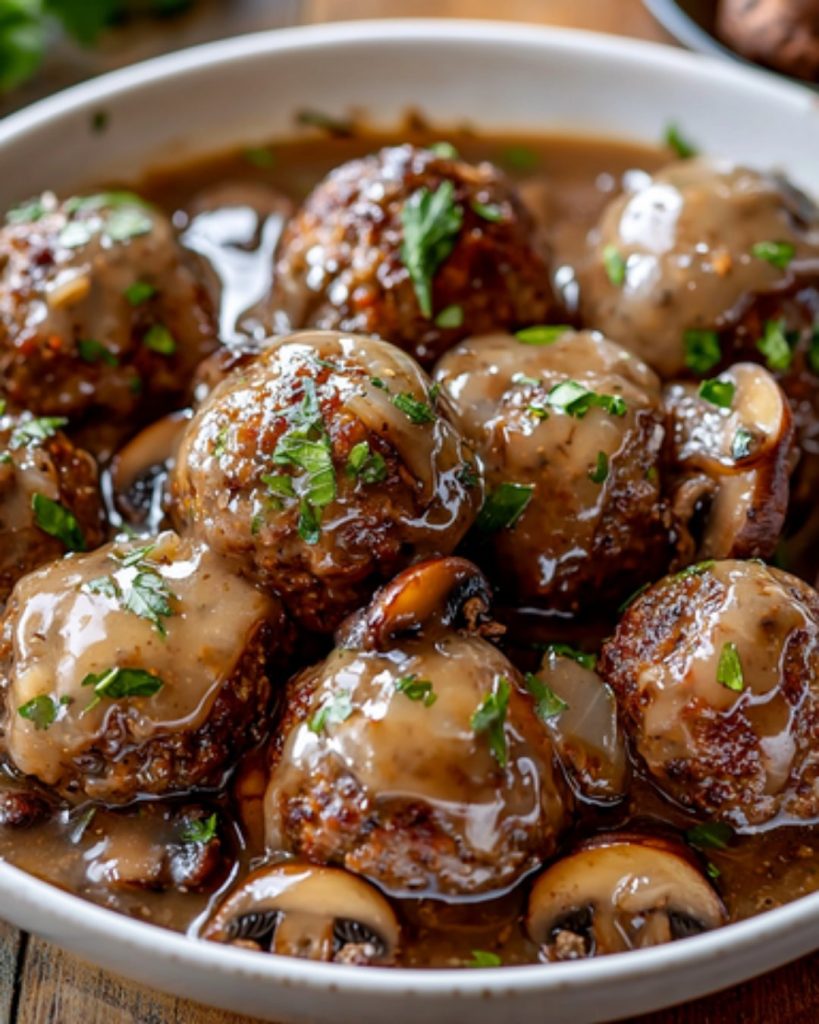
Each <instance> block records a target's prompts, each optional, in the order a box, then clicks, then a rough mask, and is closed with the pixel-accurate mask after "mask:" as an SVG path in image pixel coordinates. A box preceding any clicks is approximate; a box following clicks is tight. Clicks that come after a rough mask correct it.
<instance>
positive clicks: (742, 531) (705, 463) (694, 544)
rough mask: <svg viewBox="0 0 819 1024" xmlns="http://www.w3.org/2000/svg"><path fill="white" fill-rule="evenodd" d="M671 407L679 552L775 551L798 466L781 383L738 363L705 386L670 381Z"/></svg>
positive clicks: (700, 555)
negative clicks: (793, 471) (794, 473)
mask: <svg viewBox="0 0 819 1024" xmlns="http://www.w3.org/2000/svg"><path fill="white" fill-rule="evenodd" d="M665 404H666V409H667V412H668V417H669V421H670V429H669V432H668V434H669V438H670V448H671V451H670V461H671V463H672V471H673V475H674V476H675V477H676V479H675V481H674V483H673V485H672V507H673V511H674V515H675V518H676V519H677V522H678V524H679V526H680V529H681V532H682V539H681V543H680V551H681V553H684V554H685V556H686V558H687V559H688V560H692V559H705V558H717V559H718V558H767V557H769V556H770V555H772V554H773V552H774V549H775V548H776V544H777V541H778V539H779V535H780V533H781V531H782V527H783V524H784V521H785V513H786V512H787V508H788V494H789V477H790V474H791V470H792V469H793V466H794V447H793V440H794V428H793V420H792V416H791V409H790V405H789V403H788V400H787V398H786V397H785V395H784V393H783V392H782V390H781V388H780V387H779V385H778V384H777V383H776V381H775V380H774V378H773V377H772V376H771V374H770V373H768V371H767V370H765V369H764V368H763V367H761V366H757V365H756V364H755V363H737V364H736V365H735V366H732V367H731V368H730V369H728V370H726V371H725V372H724V373H722V374H720V376H719V377H718V378H716V379H715V380H712V381H703V382H702V383H701V384H700V385H695V384H683V383H678V384H672V385H670V386H669V387H668V388H667V390H666V392H665ZM689 556H690V557H689Z"/></svg>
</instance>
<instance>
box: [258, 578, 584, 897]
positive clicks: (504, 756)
mask: <svg viewBox="0 0 819 1024" xmlns="http://www.w3.org/2000/svg"><path fill="white" fill-rule="evenodd" d="M487 591H488V587H487V585H486V583H485V581H483V580H481V578H480V576H479V574H478V573H477V570H475V569H474V567H471V566H470V565H469V563H467V562H463V561H462V560H460V559H440V560H437V561H433V562H428V563H424V564H422V565H420V566H417V567H414V568H412V569H408V570H406V571H405V572H404V573H403V574H402V576H401V577H399V578H398V579H397V580H395V581H394V582H393V583H392V584H390V585H389V586H388V587H386V588H385V589H384V591H383V592H382V593H381V594H379V595H377V596H376V598H375V600H374V602H373V604H372V605H371V606H370V608H369V609H368V610H367V611H366V612H365V613H364V614H363V616H362V617H361V618H360V619H359V620H358V622H356V623H354V624H353V625H352V626H351V627H349V628H348V629H347V630H346V631H345V632H344V633H343V634H342V635H341V636H339V638H338V639H339V646H338V647H337V648H336V649H335V650H334V651H333V653H332V654H331V655H330V656H329V657H328V658H327V660H326V661H324V662H322V663H321V664H319V665H317V666H315V667H314V668H310V669H307V670H306V671H305V672H303V673H302V674H301V675H299V676H298V677H296V679H295V680H294V682H293V683H292V684H291V689H290V694H289V698H290V699H289V701H288V712H287V715H286V717H285V720H284V722H283V724H282V726H281V729H280V731H279V734H278V737H277V743H276V747H275V752H274V764H273V770H272V772H271V776H270V780H269V784H268V790H267V795H266V797H265V820H266V833H267V844H268V848H269V849H270V850H271V851H290V852H294V853H297V854H301V855H303V856H306V857H307V858H309V859H310V860H312V861H316V862H319V863H333V864H340V865H342V866H344V867H346V868H348V869H349V870H352V871H355V872H356V873H357V874H363V875H365V876H366V877H368V878H370V879H371V880H373V881H375V882H376V883H377V884H378V885H379V886H380V887H381V888H383V889H386V890H388V891H390V892H392V893H405V894H406V893H412V894H415V895H420V894H426V895H432V896H434V895H443V896H451V895H469V894H474V893H487V892H492V891H496V890H499V889H503V888H505V887H507V886H509V885H512V884H513V883H514V882H515V881H517V880H518V879H520V878H521V877H522V876H523V875H524V874H525V873H526V872H527V871H529V870H531V869H532V868H533V867H534V866H536V865H537V864H539V863H540V862H541V861H542V860H544V859H546V858H548V857H550V856H551V855H552V854H553V853H554V851H555V848H556V842H557V838H558V835H559V833H560V832H561V831H562V829H563V827H564V825H565V823H566V817H567V814H568V797H567V794H566V789H565V783H564V781H563V776H562V775H561V773H560V771H559V770H558V769H557V768H556V767H555V764H554V758H553V747H552V741H551V739H550V735H549V733H548V732H547V730H546V729H545V727H544V725H543V723H542V722H541V721H540V720H539V718H538V715H537V712H536V710H535V703H534V701H533V700H532V698H531V696H530V695H529V694H528V693H527V692H526V689H525V686H524V682H523V679H522V678H521V676H520V674H519V673H518V672H517V670H516V669H515V668H514V667H513V666H512V664H511V663H510V662H509V661H508V660H507V659H506V657H505V656H504V655H503V654H501V653H500V651H498V650H497V649H496V648H495V647H494V646H493V645H492V644H491V643H489V642H488V641H487V640H485V639H483V638H482V637H481V635H480V632H481V631H480V628H479V619H480V610H481V609H482V608H485V600H486V594H487ZM459 626H460V628H458V627H459Z"/></svg>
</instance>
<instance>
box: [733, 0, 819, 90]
mask: <svg viewBox="0 0 819 1024" xmlns="http://www.w3.org/2000/svg"><path fill="white" fill-rule="evenodd" d="M717 32H718V33H719V35H720V36H721V37H722V38H723V39H724V40H725V42H726V43H727V44H728V45H729V46H730V47H732V48H733V49H735V50H736V51H737V52H738V53H741V54H742V56H743V57H747V58H748V59H749V60H753V61H759V63H761V64H767V65H769V66H770V67H772V68H775V69H776V70H777V71H784V72H785V74H787V75H793V76H794V77H795V78H804V79H806V80H807V81H809V82H810V81H816V80H817V78H819V7H817V4H816V0H753V2H750V3H749V0H720V2H719V4H718V5H717Z"/></svg>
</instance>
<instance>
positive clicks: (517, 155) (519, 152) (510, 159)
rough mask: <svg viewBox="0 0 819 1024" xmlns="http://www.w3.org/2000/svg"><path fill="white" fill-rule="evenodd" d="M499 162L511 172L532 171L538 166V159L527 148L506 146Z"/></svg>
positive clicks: (534, 153)
mask: <svg viewBox="0 0 819 1024" xmlns="http://www.w3.org/2000/svg"><path fill="white" fill-rule="evenodd" d="M500 162H501V163H502V164H503V165H504V166H505V167H508V168H509V169H510V170H512V171H534V170H535V169H536V168H537V167H539V166H540V157H538V155H537V153H536V152H535V151H534V150H533V149H530V148H529V147H528V146H507V147H506V149H504V151H503V152H502V153H501V155H500Z"/></svg>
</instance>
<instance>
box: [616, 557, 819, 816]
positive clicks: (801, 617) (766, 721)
mask: <svg viewBox="0 0 819 1024" xmlns="http://www.w3.org/2000/svg"><path fill="white" fill-rule="evenodd" d="M598 669H599V671H600V674H601V675H602V677H603V679H605V681H606V682H607V683H608V684H609V685H610V686H611V687H612V689H613V690H614V692H615V694H616V696H617V702H618V706H619V708H620V714H621V719H622V722H623V726H624V728H625V729H626V732H627V733H628V735H629V738H630V740H631V741H632V744H633V748H634V750H635V751H636V753H637V755H638V756H639V758H640V759H641V761H642V762H643V763H644V764H645V767H646V769H647V771H648V773H649V775H650V776H651V778H652V779H653V781H654V782H655V784H656V785H657V786H658V787H659V788H660V790H662V792H663V793H665V794H666V795H667V796H669V797H671V798H672V799H673V800H675V801H677V802H678V803H679V804H681V805H683V806H684V807H688V808H692V809H695V810H697V811H699V812H702V813H703V814H706V815H707V816H708V817H709V818H711V819H714V820H718V821H723V822H727V823H729V824H731V825H732V826H733V827H734V828H736V829H746V828H753V827H754V826H759V825H763V824H766V823H769V822H774V821H782V822H786V821H791V822H793V821H805V822H807V821H810V820H812V819H813V818H815V817H816V815H817V814H819V756H818V755H817V751H819V594H817V593H816V591H814V590H813V589H812V588H811V587H810V586H809V585H808V584H807V583H804V582H803V581H802V580H800V579H797V578H796V577H795V576H791V575H789V574H788V573H784V572H781V571H780V570H778V569H774V568H772V567H770V566H766V565H764V564H763V563H761V562H757V561H752V562H739V561H720V562H710V561H708V562H703V563H700V564H698V565H693V566H690V567H688V568H687V569H684V570H683V571H682V572H679V573H677V574H676V575H674V576H668V577H666V578H665V579H664V580H661V581H660V582H659V583H657V584H655V585H654V586H653V587H651V588H649V589H648V590H647V591H646V592H645V593H644V594H642V595H641V596H639V597H638V598H637V599H636V600H635V601H634V602H633V603H632V604H631V605H630V606H629V608H628V609H627V611H626V612H625V614H624V615H623V617H622V619H621V620H620V623H619V624H618V626H617V629H616V631H615V633H614V636H613V637H612V638H611V639H610V640H609V641H607V642H606V643H605V644H604V645H603V648H602V651H601V654H600V658H599V661H598Z"/></svg>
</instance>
